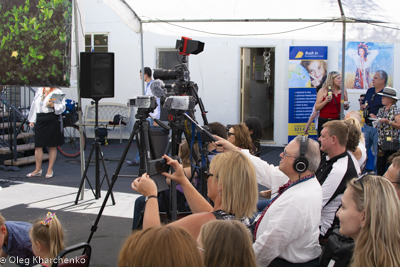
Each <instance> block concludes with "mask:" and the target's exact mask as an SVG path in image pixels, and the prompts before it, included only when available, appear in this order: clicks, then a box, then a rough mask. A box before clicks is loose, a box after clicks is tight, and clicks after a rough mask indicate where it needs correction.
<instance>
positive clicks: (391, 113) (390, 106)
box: [370, 87, 400, 176]
mask: <svg viewBox="0 0 400 267" xmlns="http://www.w3.org/2000/svg"><path fill="white" fill-rule="evenodd" d="M377 94H378V95H381V96H382V104H383V107H381V108H380V109H379V110H378V113H377V114H376V115H375V114H373V113H370V117H371V118H375V119H378V122H379V124H378V126H377V127H376V128H377V130H378V157H377V163H376V167H377V173H378V175H381V176H382V175H383V174H384V173H385V171H386V168H387V167H389V164H388V158H389V156H390V155H392V154H393V153H395V152H396V151H397V149H398V144H399V129H400V111H399V109H398V108H397V106H396V103H397V100H398V98H397V97H396V95H397V92H396V90H395V89H394V88H390V87H385V88H384V89H383V90H382V92H380V93H377ZM385 141H393V143H397V149H393V150H383V143H384V142H385Z"/></svg>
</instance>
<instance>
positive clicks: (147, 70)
mask: <svg viewBox="0 0 400 267" xmlns="http://www.w3.org/2000/svg"><path fill="white" fill-rule="evenodd" d="M151 76H152V71H151V69H150V68H149V67H145V68H144V81H145V82H146V89H145V91H144V93H145V95H150V96H154V95H153V93H152V92H151V89H150V84H151V83H152V82H153V80H152V79H151ZM140 79H142V70H140ZM157 104H158V106H157V108H156V109H154V112H152V113H150V116H151V117H153V118H156V119H158V120H159V119H160V98H159V97H157ZM148 120H149V121H150V126H157V123H155V122H154V120H153V119H152V118H148Z"/></svg>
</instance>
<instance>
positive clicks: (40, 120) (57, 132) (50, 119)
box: [35, 113, 64, 147]
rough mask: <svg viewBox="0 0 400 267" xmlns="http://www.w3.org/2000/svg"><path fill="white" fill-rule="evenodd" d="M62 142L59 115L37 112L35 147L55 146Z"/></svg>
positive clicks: (60, 118) (62, 136)
mask: <svg viewBox="0 0 400 267" xmlns="http://www.w3.org/2000/svg"><path fill="white" fill-rule="evenodd" d="M63 144H64V134H63V125H62V117H61V115H56V114H54V113H37V117H36V125H35V147H56V146H61V145H63Z"/></svg>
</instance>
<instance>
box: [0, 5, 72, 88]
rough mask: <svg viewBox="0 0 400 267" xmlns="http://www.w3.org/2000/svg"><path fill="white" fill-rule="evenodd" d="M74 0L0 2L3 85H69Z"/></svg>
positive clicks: (0, 78)
mask: <svg viewBox="0 0 400 267" xmlns="http://www.w3.org/2000/svg"><path fill="white" fill-rule="evenodd" d="M71 1H72V0H30V1H28V0H7V1H0V84H1V85H27V86H63V87H69V85H70V73H71V24H72V2H71Z"/></svg>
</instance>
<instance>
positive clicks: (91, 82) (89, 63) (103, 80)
mask: <svg viewBox="0 0 400 267" xmlns="http://www.w3.org/2000/svg"><path fill="white" fill-rule="evenodd" d="M79 88H80V93H81V95H80V97H81V98H92V99H93V100H94V103H95V113H96V114H95V128H94V135H95V138H94V142H93V143H92V148H91V150H90V153H89V158H88V160H87V163H86V166H85V171H84V173H83V175H82V178H81V184H80V186H79V191H78V194H77V196H76V200H75V204H78V198H79V195H80V192H81V190H83V188H82V187H83V184H84V181H85V179H86V180H87V181H88V183H89V186H90V187H91V188H92V186H91V184H90V181H89V179H88V177H87V175H86V174H87V171H88V168H89V164H90V161H91V158H92V154H93V151H95V157H96V158H95V160H96V180H95V181H96V184H95V189H96V190H95V193H94V196H95V198H96V199H98V198H100V190H101V188H100V186H101V184H102V182H100V164H99V163H100V162H99V161H100V159H101V161H102V164H103V168H104V172H105V175H104V177H103V180H104V179H107V183H108V186H109V187H110V180H109V177H108V173H107V168H106V164H105V161H104V157H103V152H102V151H101V143H100V141H99V135H98V128H99V127H98V119H99V118H98V117H99V108H98V104H99V100H100V99H102V98H112V97H114V53H99V52H81V54H80V77H79ZM92 192H93V188H92ZM111 198H112V202H113V204H114V205H115V200H114V195H113V194H112V193H111Z"/></svg>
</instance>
